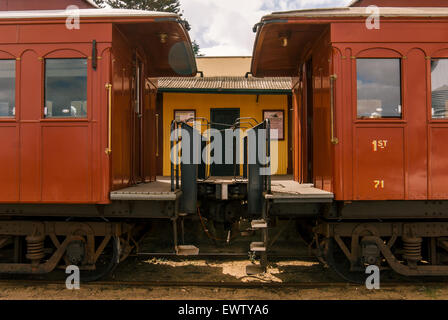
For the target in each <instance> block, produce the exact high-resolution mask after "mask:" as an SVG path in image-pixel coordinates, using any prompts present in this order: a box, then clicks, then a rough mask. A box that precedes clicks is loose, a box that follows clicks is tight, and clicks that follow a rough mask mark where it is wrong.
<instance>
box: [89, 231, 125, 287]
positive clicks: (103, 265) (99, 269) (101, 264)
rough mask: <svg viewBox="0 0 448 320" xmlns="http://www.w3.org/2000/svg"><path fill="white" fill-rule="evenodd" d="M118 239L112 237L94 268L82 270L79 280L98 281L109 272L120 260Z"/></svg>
mask: <svg viewBox="0 0 448 320" xmlns="http://www.w3.org/2000/svg"><path fill="white" fill-rule="evenodd" d="M120 251H121V249H120V239H119V238H118V237H112V238H111V239H110V241H109V243H108V245H107V246H106V248H105V249H104V250H103V252H102V253H101V255H100V256H99V257H98V260H97V261H96V264H95V266H96V268H95V270H92V271H89V270H82V271H81V282H93V281H98V280H100V279H102V278H104V277H106V276H107V275H109V274H111V273H112V272H113V271H114V270H115V268H116V267H117V266H118V263H119V261H120V254H121V253H120Z"/></svg>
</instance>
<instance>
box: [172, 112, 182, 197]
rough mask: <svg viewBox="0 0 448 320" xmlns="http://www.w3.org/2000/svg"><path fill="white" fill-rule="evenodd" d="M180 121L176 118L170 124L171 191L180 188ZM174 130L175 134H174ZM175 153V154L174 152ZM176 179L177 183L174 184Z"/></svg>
mask: <svg viewBox="0 0 448 320" xmlns="http://www.w3.org/2000/svg"><path fill="white" fill-rule="evenodd" d="M178 126H179V123H178V122H177V121H176V120H173V121H172V122H171V126H170V147H171V149H170V162H171V192H174V190H177V189H179V171H180V164H179V163H180V159H179V130H178ZM173 132H174V134H173ZM173 153H174V154H173ZM174 181H176V185H174Z"/></svg>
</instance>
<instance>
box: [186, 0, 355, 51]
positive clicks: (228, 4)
mask: <svg viewBox="0 0 448 320" xmlns="http://www.w3.org/2000/svg"><path fill="white" fill-rule="evenodd" d="M180 2H181V6H182V11H183V15H184V18H186V19H187V20H188V22H189V23H190V25H191V31H190V36H191V39H192V40H195V41H196V42H197V43H198V44H199V46H200V48H201V51H200V53H201V54H203V55H206V56H250V55H252V46H253V43H254V40H255V34H254V33H253V32H252V27H253V26H254V25H255V24H256V23H257V22H259V21H260V20H261V17H262V16H264V15H266V14H270V13H272V12H275V11H288V10H298V9H308V8H324V7H343V6H346V5H348V4H349V3H350V2H351V0H180Z"/></svg>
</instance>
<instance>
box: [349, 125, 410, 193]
mask: <svg viewBox="0 0 448 320" xmlns="http://www.w3.org/2000/svg"><path fill="white" fill-rule="evenodd" d="M355 148H356V149H355V186H354V188H355V199H356V200H402V199H404V172H405V171H404V170H405V164H404V129H403V128H393V127H388V126H379V125H375V126H372V127H370V128H369V127H361V128H357V129H356V144H355Z"/></svg>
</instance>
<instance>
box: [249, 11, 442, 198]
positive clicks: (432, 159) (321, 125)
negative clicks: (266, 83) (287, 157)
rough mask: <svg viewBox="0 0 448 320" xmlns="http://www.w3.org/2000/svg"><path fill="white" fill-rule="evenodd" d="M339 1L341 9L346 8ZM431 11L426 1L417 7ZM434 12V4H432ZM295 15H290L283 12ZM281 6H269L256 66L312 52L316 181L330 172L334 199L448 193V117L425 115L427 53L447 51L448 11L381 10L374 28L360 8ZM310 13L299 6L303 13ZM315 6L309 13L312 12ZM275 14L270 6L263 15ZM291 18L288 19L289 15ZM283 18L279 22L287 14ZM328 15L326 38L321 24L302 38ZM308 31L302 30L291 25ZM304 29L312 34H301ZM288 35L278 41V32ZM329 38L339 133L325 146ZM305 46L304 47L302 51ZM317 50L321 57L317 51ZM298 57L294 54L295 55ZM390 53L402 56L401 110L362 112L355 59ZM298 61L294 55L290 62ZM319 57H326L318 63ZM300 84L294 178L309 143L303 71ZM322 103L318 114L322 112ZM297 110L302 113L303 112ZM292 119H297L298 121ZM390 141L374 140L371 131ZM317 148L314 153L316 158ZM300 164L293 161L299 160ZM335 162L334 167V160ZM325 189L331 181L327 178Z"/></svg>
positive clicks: (293, 72) (294, 69)
mask: <svg viewBox="0 0 448 320" xmlns="http://www.w3.org/2000/svg"><path fill="white" fill-rule="evenodd" d="M343 12H344V10H341V11H340V13H341V14H342V15H343V14H344V13H343ZM423 12H425V13H428V10H426V11H423ZM437 12H440V10H439V11H437ZM289 14H290V15H291V17H288V15H289ZM294 14H295V13H287V14H285V15H283V16H275V15H274V16H275V18H276V19H278V20H275V21H276V22H274V23H267V24H265V25H264V26H263V27H262V30H261V31H259V33H258V36H257V43H256V45H255V49H254V61H253V68H252V71H253V72H254V74H255V75H256V76H259V75H261V76H267V75H269V76H276V75H278V76H280V75H282V76H284V75H289V76H296V77H297V76H298V75H300V73H301V72H303V70H304V68H303V64H304V63H305V62H306V59H308V57H309V56H312V57H313V64H314V70H313V71H314V73H316V72H318V73H319V72H320V73H321V74H323V75H324V77H320V76H319V74H317V75H316V74H314V77H315V78H314V82H313V83H314V84H313V91H314V100H315V101H314V111H315V115H314V117H315V118H314V129H315V131H314V135H315V137H314V149H315V152H314V169H315V170H314V181H315V184H316V186H317V187H320V188H324V189H326V190H329V189H328V186H326V185H325V179H326V178H325V176H326V173H328V174H329V175H330V179H329V180H330V181H331V179H333V180H332V181H333V183H332V188H333V190H334V192H335V198H336V199H337V200H346V201H351V200H427V199H433V200H443V199H448V188H447V187H446V181H447V179H448V166H446V159H447V157H448V154H447V151H446V148H445V145H446V140H447V139H448V120H446V119H432V116H431V109H432V103H431V59H433V58H448V43H447V40H446V30H447V28H448V17H447V16H448V14H446V15H445V16H444V15H443V14H442V15H441V16H440V17H434V16H428V17H426V18H424V17H410V16H402V17H399V16H397V14H396V13H395V11H392V10H391V15H392V17H382V19H381V28H380V30H374V29H373V30H370V29H368V28H366V25H365V17H363V14H362V13H361V11H359V16H358V17H356V15H354V16H337V17H336V16H334V15H332V11H331V10H329V13H328V16H325V14H324V15H323V16H324V17H320V16H318V15H319V14H320V13H318V14H317V15H314V16H312V18H309V19H306V18H303V17H302V16H301V15H300V13H299V16H294ZM306 14H307V13H304V15H306ZM313 14H314V13H310V15H313ZM271 17H272V19H274V17H273V16H269V17H268V18H267V19H271ZM285 20H287V21H288V22H286V21H285ZM283 21H285V22H283ZM319 24H321V25H331V32H330V35H331V38H330V39H326V38H325V37H324V32H321V33H320V35H314V37H313V38H312V40H311V41H309V43H308V44H307V43H304V41H303V39H306V37H307V36H309V35H311V34H312V33H313V32H315V31H316V30H317V28H316V27H315V26H316V25H319ZM299 30H302V31H303V30H307V31H304V33H305V34H304V35H300V36H299V35H298V34H299V33H298V32H297V31H299ZM306 33H308V35H307V34H306ZM282 35H286V36H289V43H288V45H287V46H286V47H285V46H283V47H282V45H281V43H282V42H281V41H280V40H281V39H280V38H281V36H282ZM326 46H330V47H332V52H333V54H332V58H331V59H330V69H329V74H335V75H336V76H337V80H336V81H335V90H334V99H335V124H336V126H335V130H336V131H335V135H336V137H337V138H339V143H338V144H336V145H334V146H330V150H331V151H330V152H328V150H327V143H328V141H329V140H330V139H329V130H330V128H331V127H330V123H331V121H330V120H331V119H330V117H328V111H325V110H328V108H329V105H330V103H329V99H328V95H329V92H328V90H326V89H325V88H326V86H325V85H324V84H323V81H324V80H325V76H327V73H326V69H325V68H326V66H325V60H324V57H325V54H324V52H325V48H326ZM307 52H308V53H307ZM319 55H321V56H322V59H318V58H316V57H318V56H319ZM292 57H295V58H292ZM360 58H395V59H399V63H400V64H401V95H402V102H401V103H402V109H403V116H402V118H401V119H386V118H384V119H358V117H357V105H358V102H357V70H356V68H357V59H360ZM294 61H295V65H294ZM319 61H322V63H320V62H319ZM301 77H302V82H301V83H300V82H299V84H298V85H297V86H296V88H295V89H294V93H295V96H296V99H295V100H296V103H295V108H296V110H297V111H295V116H296V117H295V120H296V121H295V127H296V128H295V129H294V130H295V134H296V137H297V140H298V141H296V143H295V150H294V151H295V152H301V154H299V155H296V157H295V158H296V161H295V166H296V167H295V178H296V179H298V180H299V181H303V179H301V178H303V176H305V173H304V171H306V167H307V165H306V163H305V164H303V160H304V159H305V160H306V157H303V154H305V153H306V151H305V150H304V149H305V148H303V145H304V144H306V137H305V136H304V135H303V131H304V125H303V123H304V121H305V119H304V117H305V116H306V115H304V113H303V109H304V104H305V103H306V97H305V95H306V92H304V91H305V90H303V88H304V85H305V83H304V81H303V76H301ZM319 113H320V115H319ZM301 118H302V119H301ZM297 120H298V121H297ZM386 140H387V141H388V144H387V147H386V148H384V149H381V150H375V149H374V148H373V143H375V141H377V142H378V141H386ZM316 157H317V158H318V159H316ZM297 166H298V167H297ZM333 168H334V170H332V169H333ZM330 189H331V188H330Z"/></svg>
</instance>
